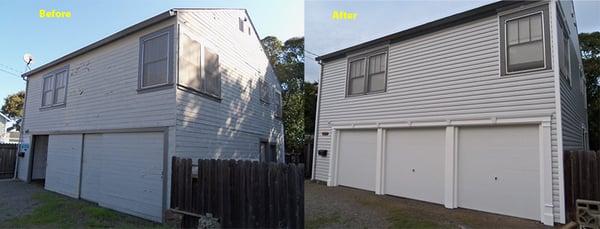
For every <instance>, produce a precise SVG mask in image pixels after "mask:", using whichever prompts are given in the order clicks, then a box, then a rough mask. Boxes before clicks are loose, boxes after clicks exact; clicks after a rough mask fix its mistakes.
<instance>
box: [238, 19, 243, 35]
mask: <svg viewBox="0 0 600 229" xmlns="http://www.w3.org/2000/svg"><path fill="white" fill-rule="evenodd" d="M238 24H239V29H240V31H242V32H244V20H242V19H241V18H238Z"/></svg>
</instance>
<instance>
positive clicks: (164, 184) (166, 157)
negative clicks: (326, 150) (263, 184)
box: [17, 8, 284, 222]
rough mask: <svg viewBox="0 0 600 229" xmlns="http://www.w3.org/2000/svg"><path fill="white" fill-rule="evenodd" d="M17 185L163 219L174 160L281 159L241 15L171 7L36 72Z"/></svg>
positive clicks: (260, 65) (255, 42) (275, 122)
mask: <svg viewBox="0 0 600 229" xmlns="http://www.w3.org/2000/svg"><path fill="white" fill-rule="evenodd" d="M23 77H25V78H26V79H27V93H26V103H25V117H24V123H23V128H22V131H23V139H22V143H23V144H22V146H21V152H22V153H21V154H20V157H19V160H18V169H17V171H18V178H19V179H21V180H24V181H31V180H37V179H44V180H45V188H46V189H47V190H50V191H54V192H57V193H61V194H64V195H67V196H71V197H74V198H81V199H85V200H88V201H92V202H96V203H98V204H99V205H101V206H105V207H108V208H112V209H115V210H118V211H122V212H126V213H129V214H133V215H136V216H139V217H142V218H146V219H149V220H153V221H157V222H161V221H163V219H164V218H163V214H164V212H165V209H166V208H167V206H169V205H168V201H169V193H170V191H169V189H170V185H169V180H170V179H169V178H170V171H171V170H170V166H171V162H170V160H171V158H172V157H173V156H179V157H187V158H192V159H194V160H195V159H199V158H203V159H238V160H262V161H279V162H283V160H284V141H283V139H284V138H283V124H282V121H281V87H280V84H279V82H278V80H277V77H276V75H275V74H274V71H273V69H272V68H271V66H270V64H269V61H268V58H267V56H266V54H265V52H264V51H263V47H262V45H261V43H260V39H259V36H258V34H257V32H256V30H255V27H254V25H253V24H252V21H251V20H250V17H249V15H248V13H247V12H246V10H244V9H187V8H186V9H172V10H168V11H166V12H164V13H161V14H159V15H157V16H155V17H152V18H150V19H147V20H145V21H143V22H140V23H138V24H135V25H133V26H131V27H128V28H126V29H124V30H122V31H119V32H117V33H115V34H113V35H111V36H109V37H106V38H104V39H102V40H100V41H98V42H95V43H92V44H90V45H88V46H86V47H84V48H81V49H79V50H77V51H75V52H73V53H70V54H68V55H66V56H63V57H61V58H58V59H57V60H54V61H52V62H50V63H48V64H46V65H43V66H40V67H38V68H36V69H33V70H31V71H29V72H27V73H25V74H23Z"/></svg>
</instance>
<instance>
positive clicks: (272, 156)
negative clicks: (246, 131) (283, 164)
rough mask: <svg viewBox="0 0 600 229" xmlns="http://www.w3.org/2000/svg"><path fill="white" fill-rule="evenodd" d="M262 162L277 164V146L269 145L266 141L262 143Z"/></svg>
mask: <svg viewBox="0 0 600 229" xmlns="http://www.w3.org/2000/svg"><path fill="white" fill-rule="evenodd" d="M259 150H260V161H262V162H277V144H275V143H272V142H271V143H269V142H268V141H267V140H266V139H265V140H261V141H260V149H259Z"/></svg>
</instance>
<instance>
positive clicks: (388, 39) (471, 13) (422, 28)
mask: <svg viewBox="0 0 600 229" xmlns="http://www.w3.org/2000/svg"><path fill="white" fill-rule="evenodd" d="M529 3H531V2H528V1H504V0H503V1H498V2H494V3H490V4H487V5H484V6H480V7H477V8H474V9H471V10H467V11H464V12H461V13H457V14H454V15H450V16H448V17H444V18H441V19H438V20H435V21H432V22H428V23H425V24H422V25H419V26H415V27H412V28H410V29H406V30H403V31H400V32H397V33H393V34H390V35H386V36H383V37H380V38H377V39H374V40H370V41H367V42H363V43H360V44H357V45H354V46H351V47H348V48H344V49H341V50H338V51H335V52H331V53H328V54H324V55H321V56H318V57H316V58H315V60H316V61H328V60H333V59H337V58H341V57H345V56H346V54H347V53H349V52H353V51H357V50H360V49H364V48H367V47H371V46H375V45H380V44H385V43H395V42H399V41H403V40H407V39H410V38H414V37H417V36H421V35H424V34H428V33H431V32H435V31H439V30H440V29H444V28H447V27H451V26H456V25H460V24H463V23H467V22H470V21H474V20H476V19H480V18H484V17H488V16H492V15H495V14H496V13H497V11H498V9H501V8H505V7H509V6H517V5H524V4H529Z"/></svg>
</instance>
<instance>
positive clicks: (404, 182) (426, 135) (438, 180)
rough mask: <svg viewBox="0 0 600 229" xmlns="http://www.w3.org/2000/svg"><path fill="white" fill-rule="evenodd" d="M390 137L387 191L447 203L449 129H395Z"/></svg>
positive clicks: (387, 155) (387, 142)
mask: <svg viewBox="0 0 600 229" xmlns="http://www.w3.org/2000/svg"><path fill="white" fill-rule="evenodd" d="M386 138H387V139H386V147H385V149H386V153H385V160H384V163H385V175H384V176H385V185H384V189H385V194H391V195H395V196H401V197H407V198H411V199H417V200H423V201H428V202H433V203H440V204H441V203H443V201H444V161H445V153H444V152H445V151H444V150H445V145H444V142H445V129H440V128H435V129H428V128H427V129H391V130H387V133H386Z"/></svg>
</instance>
